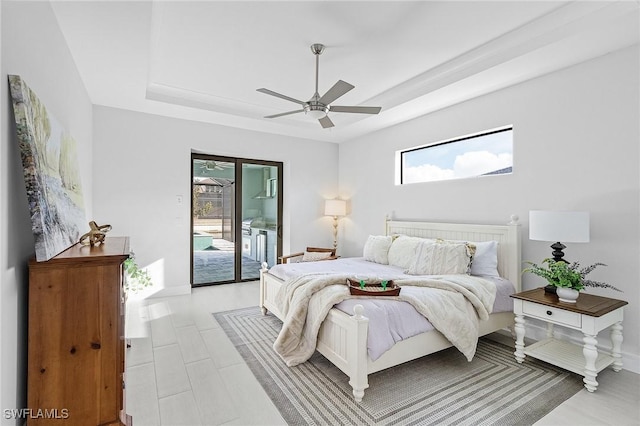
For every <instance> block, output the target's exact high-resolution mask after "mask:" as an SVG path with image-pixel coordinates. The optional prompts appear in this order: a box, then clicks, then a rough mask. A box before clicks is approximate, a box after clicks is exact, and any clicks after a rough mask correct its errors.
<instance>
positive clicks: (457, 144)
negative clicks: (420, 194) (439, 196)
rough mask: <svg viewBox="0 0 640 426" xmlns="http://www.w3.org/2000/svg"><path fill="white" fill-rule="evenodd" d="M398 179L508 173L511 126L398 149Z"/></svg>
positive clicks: (452, 177) (509, 168)
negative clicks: (401, 149)
mask: <svg viewBox="0 0 640 426" xmlns="http://www.w3.org/2000/svg"><path fill="white" fill-rule="evenodd" d="M397 154H399V158H400V161H399V168H398V169H399V171H400V173H399V179H397V182H396V183H400V184H401V185H403V184H408V183H417V182H432V181H438V180H450V179H462V178H469V177H478V176H486V175H498V174H510V173H511V170H512V168H513V127H511V126H509V127H503V128H500V129H494V130H489V131H485V132H481V133H476V134H474V135H468V136H462V137H459V138H455V139H451V140H448V141H442V142H436V143H433V144H429V145H423V146H420V147H416V148H411V149H407V150H404V151H398V153H397Z"/></svg>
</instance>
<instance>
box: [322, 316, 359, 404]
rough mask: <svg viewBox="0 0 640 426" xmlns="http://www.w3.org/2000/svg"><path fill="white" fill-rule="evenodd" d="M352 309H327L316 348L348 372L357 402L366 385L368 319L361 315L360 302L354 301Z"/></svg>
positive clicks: (343, 370)
mask: <svg viewBox="0 0 640 426" xmlns="http://www.w3.org/2000/svg"><path fill="white" fill-rule="evenodd" d="M353 311H354V315H353V316H351V315H347V314H345V313H344V312H342V311H339V310H338V309H332V310H330V311H329V314H328V315H327V318H326V319H325V320H324V322H323V323H322V326H321V327H320V330H319V332H318V343H317V345H316V349H317V350H318V352H320V353H321V354H322V355H324V357H325V358H327V359H328V360H329V361H330V362H331V363H332V364H333V365H335V366H336V367H338V368H339V369H340V370H341V371H342V372H343V373H345V374H346V375H347V376H349V384H350V385H351V387H352V388H353V397H354V399H355V400H356V401H357V402H360V401H362V397H363V396H364V390H365V389H366V388H368V387H369V380H368V377H367V374H368V371H367V370H368V368H367V364H368V354H367V333H368V328H369V319H368V318H367V317H365V316H364V308H363V307H362V305H355V306H354V308H353Z"/></svg>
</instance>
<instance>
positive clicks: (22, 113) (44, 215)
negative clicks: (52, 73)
mask: <svg viewBox="0 0 640 426" xmlns="http://www.w3.org/2000/svg"><path fill="white" fill-rule="evenodd" d="M9 85H10V88H11V97H12V100H13V111H14V115H15V120H16V131H17V139H18V143H19V144H20V156H21V157H22V167H23V169H24V181H25V186H26V190H27V199H28V201H29V211H30V214H31V227H32V229H33V235H34V237H35V245H36V247H35V251H36V260H37V261H38V262H40V261H45V260H48V259H50V258H52V257H53V256H55V255H57V254H58V253H60V252H62V251H64V250H65V249H67V248H69V247H70V246H72V245H73V244H75V243H77V242H78V239H79V238H80V235H81V234H82V233H83V232H81V231H82V230H83V229H85V228H87V220H86V216H85V213H84V199H83V196H82V185H81V184H80V173H79V168H78V160H77V155H76V144H75V141H74V140H73V138H72V137H71V136H70V135H69V133H68V132H67V131H66V130H65V129H64V128H63V127H62V126H61V125H60V123H59V122H58V121H57V120H56V119H55V118H54V116H53V115H52V114H51V113H50V112H49V111H47V108H46V106H45V105H44V104H43V103H42V102H41V101H40V99H38V97H37V96H36V94H35V92H34V91H33V90H32V89H31V88H29V86H27V85H26V83H25V82H24V80H23V79H22V78H20V76H17V75H10V76H9Z"/></svg>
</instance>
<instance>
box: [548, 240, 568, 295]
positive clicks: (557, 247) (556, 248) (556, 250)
mask: <svg viewBox="0 0 640 426" xmlns="http://www.w3.org/2000/svg"><path fill="white" fill-rule="evenodd" d="M551 248H552V249H553V251H552V252H551V254H552V255H553V260H554V261H556V262H567V261H566V260H564V259H563V257H564V252H563V251H562V250H564V249H566V248H567V246H565V245H564V244H562V243H561V242H560V241H558V242H557V243H554V244H551ZM567 263H568V262H567ZM554 293H555V291H554Z"/></svg>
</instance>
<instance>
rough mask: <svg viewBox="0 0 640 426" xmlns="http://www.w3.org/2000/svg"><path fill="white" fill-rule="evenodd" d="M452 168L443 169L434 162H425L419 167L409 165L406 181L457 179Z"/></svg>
mask: <svg viewBox="0 0 640 426" xmlns="http://www.w3.org/2000/svg"><path fill="white" fill-rule="evenodd" d="M455 177H456V176H455V173H454V171H453V170H451V169H441V168H440V167H438V166H434V165H433V164H423V165H421V166H418V167H407V168H405V170H404V175H403V181H404V183H415V182H432V181H434V180H446V179H455Z"/></svg>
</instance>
